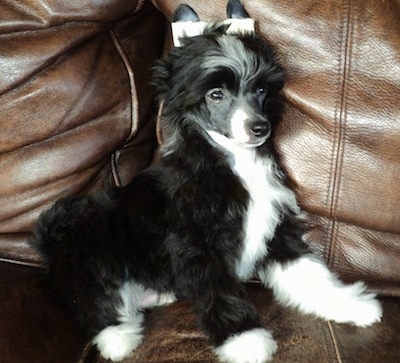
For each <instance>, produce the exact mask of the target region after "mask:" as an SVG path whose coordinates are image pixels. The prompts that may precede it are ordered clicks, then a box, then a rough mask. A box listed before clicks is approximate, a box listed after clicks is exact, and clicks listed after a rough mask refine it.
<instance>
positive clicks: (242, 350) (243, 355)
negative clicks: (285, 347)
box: [215, 328, 278, 363]
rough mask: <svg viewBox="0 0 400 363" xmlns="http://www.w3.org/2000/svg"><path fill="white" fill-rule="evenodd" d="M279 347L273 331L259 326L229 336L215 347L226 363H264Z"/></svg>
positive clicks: (221, 359) (220, 357)
mask: <svg viewBox="0 0 400 363" xmlns="http://www.w3.org/2000/svg"><path fill="white" fill-rule="evenodd" d="M277 349H278V345H277V344H276V342H275V340H274V339H273V338H272V335H271V333H270V332H269V331H267V330H265V329H263V328H257V329H252V330H248V331H246V332H244V333H241V334H237V335H233V336H231V337H229V338H228V339H227V340H226V341H225V342H224V343H223V344H221V345H220V346H218V347H217V348H215V353H216V354H217V356H218V358H219V360H220V361H221V362H225V363H264V362H268V361H270V360H271V358H272V355H273V354H274V353H275V352H276V350H277Z"/></svg>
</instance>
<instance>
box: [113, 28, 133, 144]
mask: <svg viewBox="0 0 400 363" xmlns="http://www.w3.org/2000/svg"><path fill="white" fill-rule="evenodd" d="M110 33H111V38H112V40H113V42H114V45H115V47H116V48H117V50H118V53H119V55H120V57H121V59H122V61H123V62H124V65H125V68H126V71H127V73H128V77H129V85H130V96H131V130H130V132H129V136H128V137H127V140H129V139H130V138H131V136H132V135H133V134H134V133H135V132H136V131H137V129H138V122H135V120H138V119H139V108H138V107H137V102H135V100H136V99H137V94H136V89H135V76H134V72H133V68H132V65H131V63H130V61H129V58H128V56H127V55H126V53H125V50H124V48H123V46H122V44H121V43H120V41H119V39H118V37H117V35H116V34H115V32H114V30H111V31H110Z"/></svg>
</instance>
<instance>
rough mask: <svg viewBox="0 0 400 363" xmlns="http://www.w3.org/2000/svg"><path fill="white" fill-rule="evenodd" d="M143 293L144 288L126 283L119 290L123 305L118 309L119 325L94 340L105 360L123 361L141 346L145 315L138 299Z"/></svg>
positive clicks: (112, 326)
mask: <svg viewBox="0 0 400 363" xmlns="http://www.w3.org/2000/svg"><path fill="white" fill-rule="evenodd" d="M142 291H143V288H142V287H141V286H140V285H137V284H135V283H133V282H125V283H124V284H123V285H122V287H121V288H120V289H119V291H118V293H119V296H120V299H121V304H120V305H119V306H118V307H117V309H116V314H117V320H118V322H119V324H115V325H110V326H107V327H106V328H104V329H103V330H101V331H100V332H99V333H98V334H97V335H96V336H95V337H94V338H93V340H92V342H93V344H95V345H96V346H97V348H98V349H99V351H100V354H101V355H102V357H103V358H105V359H110V360H112V361H114V362H118V361H121V360H123V359H125V358H127V357H128V356H129V355H130V354H131V353H132V351H133V350H135V349H136V348H137V347H138V346H139V345H140V343H141V341H142V337H143V335H142V331H143V313H142V312H141V311H140V306H139V305H140V301H139V300H138V297H139V295H140V294H141V293H142Z"/></svg>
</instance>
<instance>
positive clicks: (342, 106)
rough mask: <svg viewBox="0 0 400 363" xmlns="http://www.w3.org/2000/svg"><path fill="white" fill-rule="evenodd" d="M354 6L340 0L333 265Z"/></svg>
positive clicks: (332, 202)
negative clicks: (340, 34) (340, 39)
mask: <svg viewBox="0 0 400 363" xmlns="http://www.w3.org/2000/svg"><path fill="white" fill-rule="evenodd" d="M353 10H354V9H353V8H352V1H351V0H344V1H343V12H342V21H341V27H340V29H341V33H342V42H341V50H340V59H339V68H338V75H339V77H340V79H341V81H340V82H338V84H337V92H338V94H339V95H340V97H338V100H337V105H336V110H335V131H334V143H333V147H332V157H331V160H332V162H331V175H330V184H329V187H328V198H329V201H328V204H329V218H330V222H329V226H328V246H329V248H328V256H327V263H328V265H329V266H330V267H332V263H333V255H334V252H335V247H336V239H337V234H338V224H337V217H336V211H337V205H338V202H339V194H340V183H341V171H342V168H341V167H342V165H343V158H344V147H345V138H344V132H343V130H344V128H345V126H346V111H347V102H346V97H347V94H348V85H349V79H350V65H351V52H352V38H353V25H352V20H353V17H354V15H353V14H354V11H353Z"/></svg>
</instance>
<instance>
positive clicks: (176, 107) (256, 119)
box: [153, 1, 284, 147]
mask: <svg viewBox="0 0 400 363" xmlns="http://www.w3.org/2000/svg"><path fill="white" fill-rule="evenodd" d="M238 3H239V4H240V2H238V1H230V2H229V3H228V8H229V4H231V7H232V4H233V5H235V6H237V4H238ZM183 9H184V10H185V12H186V11H188V10H187V8H185V7H184V8H183ZM235 9H236V10H235V11H236V13H234V14H236V15H235V16H236V17H239V16H246V15H247V13H245V11H244V9H242V8H235ZM237 9H239V10H240V13H239V15H237ZM189 14H190V16H191V18H192V20H193V21H194V20H197V19H198V17H197V18H195V17H194V15H193V13H192V12H191V11H189ZM228 14H229V13H228ZM231 14H232V10H231ZM186 16H187V15H186ZM196 16H197V14H196ZM230 26H231V25H230V24H229V23H226V22H220V23H214V24H207V25H205V26H204V28H203V29H202V30H201V34H200V35H194V36H190V37H189V36H187V37H181V38H180V46H179V47H175V48H174V49H173V50H172V51H171V52H170V54H169V55H168V56H167V57H166V58H165V59H164V60H162V61H160V62H159V63H158V65H157V66H156V67H155V69H154V77H153V84H154V85H155V88H156V92H157V94H158V97H159V100H160V101H161V100H163V103H164V109H163V116H164V117H162V118H161V119H162V125H161V127H162V128H163V129H164V128H167V129H170V130H172V129H174V128H175V126H177V127H179V126H182V125H186V126H187V125H188V124H192V125H196V126H197V128H200V129H201V130H203V131H204V132H205V133H210V132H214V133H218V134H220V135H222V136H224V137H226V138H228V139H230V140H232V141H233V142H235V143H237V144H239V145H241V146H243V147H258V146H260V145H262V144H263V143H265V141H266V140H267V139H268V137H269V136H270V133H271V123H273V122H274V121H275V120H276V119H277V116H278V115H279V111H280V102H279V95H278V92H279V90H280V88H281V87H282V85H283V78H284V76H283V71H282V69H281V68H280V67H279V65H278V64H277V63H276V61H275V57H274V54H273V52H272V49H271V47H270V46H269V45H267V44H266V43H264V42H262V41H261V40H260V39H258V38H257V37H256V36H255V34H254V31H251V30H250V31H249V30H243V29H241V30H240V31H237V32H233V33H228V32H227V31H228V29H229V28H230Z"/></svg>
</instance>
